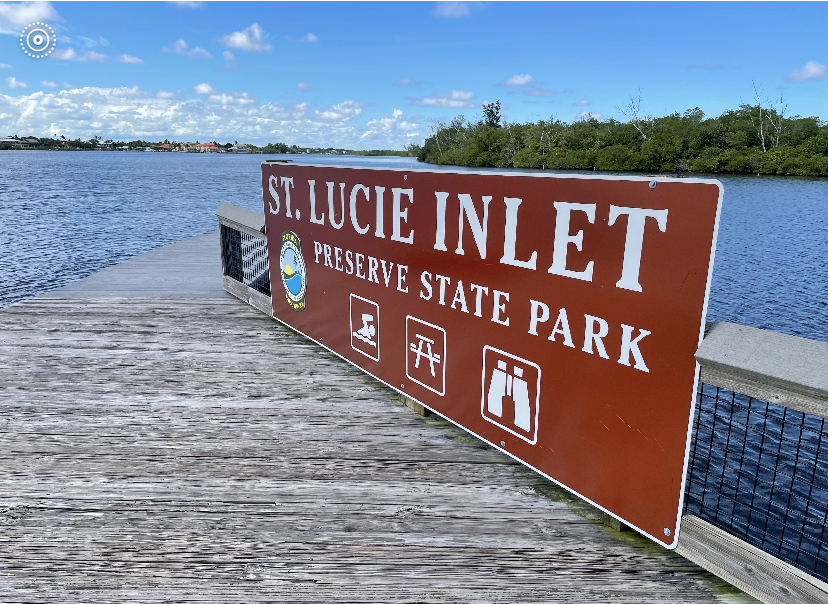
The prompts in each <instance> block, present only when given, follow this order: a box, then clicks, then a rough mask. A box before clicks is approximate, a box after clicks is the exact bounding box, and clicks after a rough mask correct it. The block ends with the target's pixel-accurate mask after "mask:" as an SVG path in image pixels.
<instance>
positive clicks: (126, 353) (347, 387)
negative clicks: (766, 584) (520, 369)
mask: <svg viewBox="0 0 828 604" xmlns="http://www.w3.org/2000/svg"><path fill="white" fill-rule="evenodd" d="M0 376H2V379H0V400H2V401H3V407H2V413H0V464H2V467H3V469H4V472H3V473H2V474H0V600H2V601H3V602H46V601H67V602H68V601H71V602H79V601H83V602H110V601H129V600H139V601H148V602H152V601H177V602H179V601H180V602H188V601H193V602H265V601H268V602H272V601H290V602H319V601H325V602H328V601H330V602H388V601H399V602H424V601H428V602H571V601H575V600H577V601H581V602H602V603H603V602H663V601H665V600H674V601H677V602H717V601H722V599H723V598H724V599H728V598H729V600H728V601H734V602H735V601H744V602H747V601H752V600H751V599H750V598H748V597H747V596H743V595H741V594H739V593H738V592H736V591H735V590H733V589H732V588H730V587H728V586H727V585H726V584H724V583H723V582H722V581H720V580H718V579H716V578H715V577H713V576H712V575H710V574H709V573H707V572H705V571H703V570H702V569H700V568H699V567H697V566H695V565H694V564H693V563H691V562H689V561H688V560H686V559H684V558H682V557H681V556H678V555H676V554H674V553H671V552H667V551H665V550H662V549H661V548H659V547H658V546H656V545H654V544H652V543H651V542H649V541H648V540H645V539H643V538H641V537H639V536H637V535H635V534H634V533H630V532H628V533H623V534H617V533H614V532H613V531H610V530H608V529H606V528H605V527H603V525H602V524H601V517H600V514H597V513H596V512H595V510H593V509H592V508H590V507H589V506H586V505H585V504H579V503H578V502H577V501H574V499H573V498H572V497H571V496H570V495H568V494H567V493H565V492H564V491H563V490H561V489H559V488H557V487H555V486H554V485H551V484H550V483H549V482H548V481H546V480H544V479H543V478H541V477H539V476H537V475H536V474H534V473H532V472H530V471H528V470H526V469H525V468H524V467H523V466H521V465H519V464H517V463H516V462H514V460H512V459H511V458H508V457H507V456H505V455H502V454H501V453H499V452H497V451H496V450H493V449H491V448H489V447H487V446H486V445H485V444H483V443H481V442H480V441H478V440H476V439H474V438H473V437H471V436H469V435H467V434H465V433H463V432H462V431H460V430H459V429H457V428H456V427H454V426H452V425H451V424H449V423H448V422H446V421H444V420H442V419H441V418H439V417H436V416H432V417H430V418H423V417H420V416H419V415H417V414H415V413H413V412H411V411H410V410H409V409H407V408H406V407H405V406H403V405H402V404H401V402H400V400H399V397H398V396H397V395H396V394H395V393H393V392H392V391H390V390H389V389H387V388H384V387H381V386H380V385H378V384H377V383H376V382H374V381H373V380H372V379H371V378H369V377H366V376H364V375H363V374H361V373H360V372H358V371H357V370H355V369H354V368H352V367H351V366H349V365H348V364H346V363H344V362H342V361H341V360H339V359H338V358H336V357H335V356H333V355H331V354H330V353H327V352H325V351H324V350H323V349H321V348H320V347H318V346H316V345H314V344H313V343H311V342H308V341H306V340H304V339H302V338H299V337H296V336H295V334H293V333H292V332H290V331H289V330H287V329H286V328H284V327H281V326H279V325H278V324H276V323H275V322H273V321H272V320H270V319H268V318H267V317H266V316H264V315H262V314H260V313H257V312H256V311H254V310H252V309H250V308H249V307H246V306H245V305H243V304H242V303H240V302H238V301H236V300H234V299H233V298H231V297H229V296H226V297H225V298H215V299H213V298H204V297H201V298H189V299H185V298H179V299H175V300H169V299H168V300H164V299H153V298H135V297H132V298H118V297H108V298H105V299H100V300H94V299H84V300H79V299H60V298H55V297H53V298H49V299H44V298H41V299H35V300H31V301H28V302H26V303H23V304H18V305H15V306H12V307H9V308H6V309H3V310H0Z"/></svg>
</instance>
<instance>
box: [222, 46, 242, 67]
mask: <svg viewBox="0 0 828 604" xmlns="http://www.w3.org/2000/svg"><path fill="white" fill-rule="evenodd" d="M221 56H222V57H224V65H222V67H224V68H225V69H236V68H237V67H238V66H239V64H238V63H237V62H236V55H234V54H233V53H232V52H230V51H229V50H225V51H224V52H223V53H221Z"/></svg>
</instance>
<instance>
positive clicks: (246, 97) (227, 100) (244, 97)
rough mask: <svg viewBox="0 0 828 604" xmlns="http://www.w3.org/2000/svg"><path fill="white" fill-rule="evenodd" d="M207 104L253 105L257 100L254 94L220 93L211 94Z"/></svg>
mask: <svg viewBox="0 0 828 604" xmlns="http://www.w3.org/2000/svg"><path fill="white" fill-rule="evenodd" d="M207 102H208V103H213V104H214V105H255V104H256V103H258V102H259V99H258V97H257V96H256V95H255V94H248V93H246V92H222V93H221V94H211V95H210V96H208V97H207Z"/></svg>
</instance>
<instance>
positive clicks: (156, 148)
mask: <svg viewBox="0 0 828 604" xmlns="http://www.w3.org/2000/svg"><path fill="white" fill-rule="evenodd" d="M152 149H153V151H165V152H166V151H173V150H174V147H173V146H172V145H170V144H169V143H164V144H163V145H153V146H152Z"/></svg>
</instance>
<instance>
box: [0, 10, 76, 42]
mask: <svg viewBox="0 0 828 604" xmlns="http://www.w3.org/2000/svg"><path fill="white" fill-rule="evenodd" d="M33 21H62V19H61V18H60V15H58V13H57V11H56V10H55V9H54V7H53V6H52V5H51V4H50V3H49V2H0V33H2V34H9V35H12V36H19V35H20V31H21V30H22V29H23V28H24V27H26V26H27V25H28V24H29V23H32V22H33Z"/></svg>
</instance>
